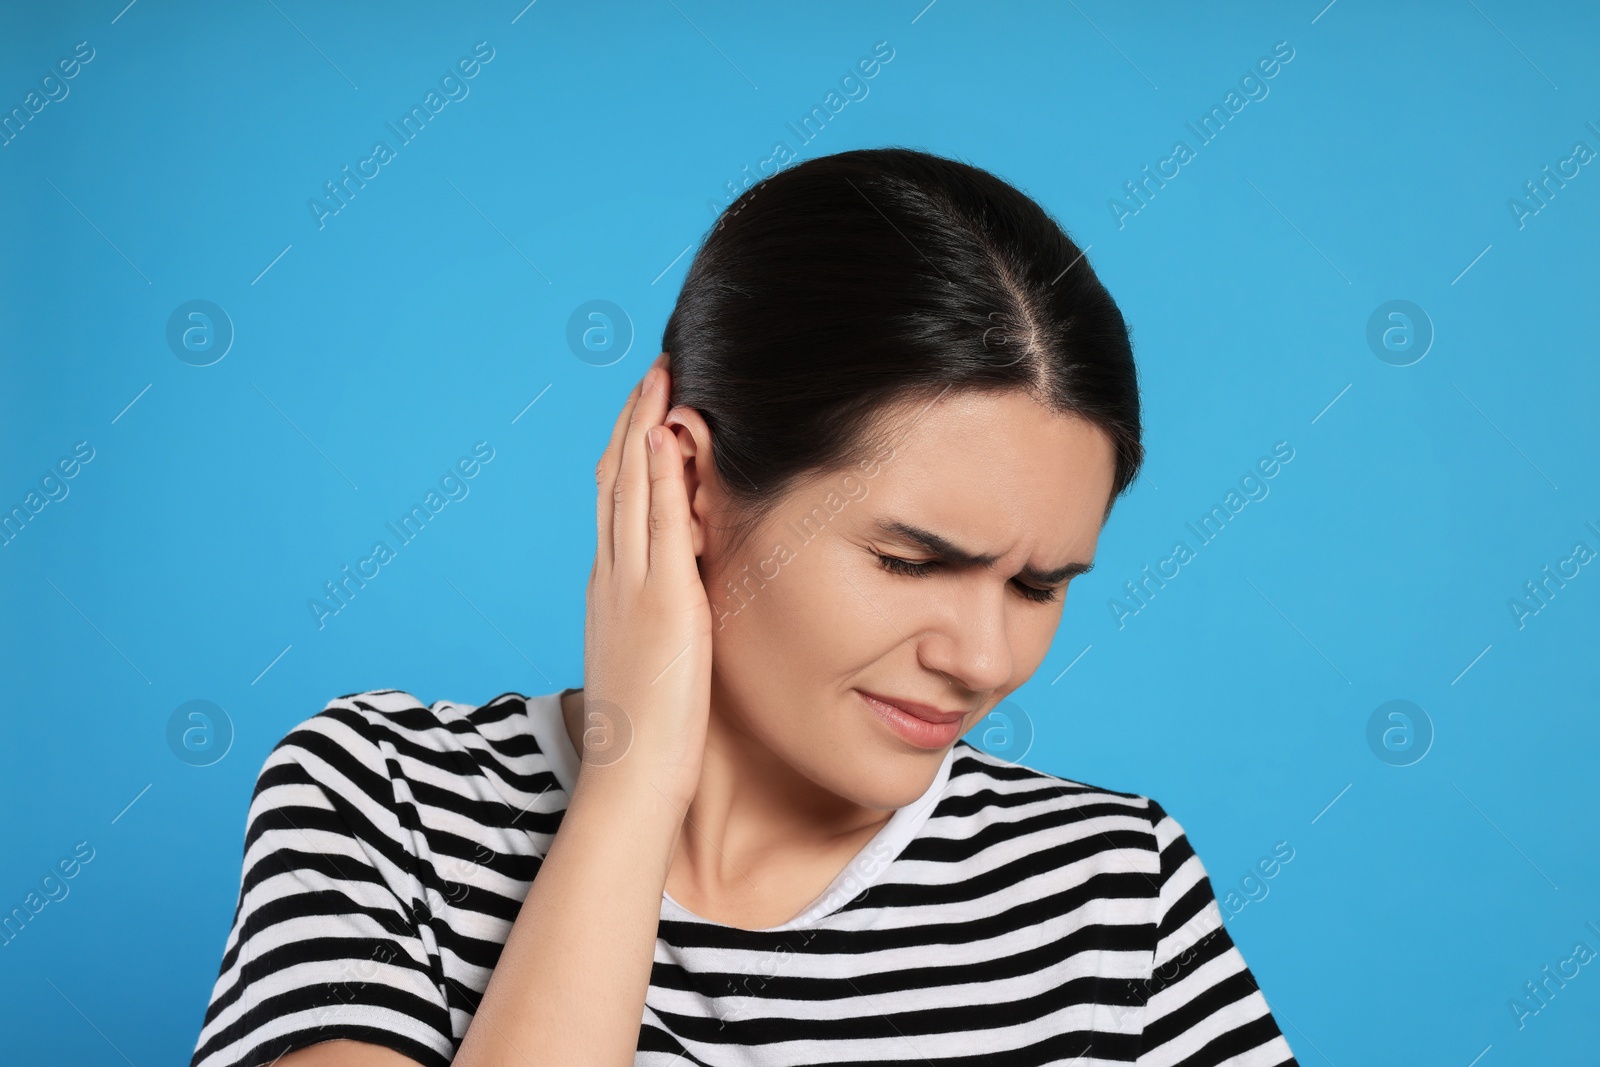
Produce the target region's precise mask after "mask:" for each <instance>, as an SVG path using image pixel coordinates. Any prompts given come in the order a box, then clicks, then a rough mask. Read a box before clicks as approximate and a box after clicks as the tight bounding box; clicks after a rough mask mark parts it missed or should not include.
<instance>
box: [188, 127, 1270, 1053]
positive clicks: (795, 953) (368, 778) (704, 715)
mask: <svg viewBox="0 0 1600 1067" xmlns="http://www.w3.org/2000/svg"><path fill="white" fill-rule="evenodd" d="M662 348H663V349H664V352H663V353H662V355H661V357H660V358H658V359H657V361H656V363H655V365H654V366H653V367H652V368H651V370H650V371H649V373H648V374H647V375H645V377H644V379H643V381H641V382H640V384H639V385H638V386H636V387H635V388H634V390H633V392H632V393H631V394H630V395H629V397H628V399H627V402H626V403H625V404H624V406H623V410H622V412H621V413H620V414H619V416H618V418H617V421H616V424H615V426H614V427H613V429H612V434H611V440H610V443H609V444H608V446H607V447H606V449H605V452H604V454H603V456H602V457H601V459H600V462H599V466H598V468H597V471H596V474H597V480H598V492H597V502H598V503H597V509H596V526H597V538H596V545H597V548H596V553H595V562H594V567H593V569H592V571H591V572H590V576H589V585H588V599H587V619H586V626H585V632H584V682H585V683H586V684H585V685H584V686H583V687H581V688H569V689H564V690H562V691H561V692H559V693H550V694H546V695H538V696H531V697H530V696H523V695H521V694H518V693H514V692H512V693H504V694H502V695H500V696H498V697H496V698H494V699H493V700H491V701H489V702H488V703H487V704H484V705H482V706H481V707H473V706H468V705H461V704H456V703H451V702H448V701H438V702H435V703H433V704H431V705H424V704H422V703H421V702H419V701H418V700H417V699H416V698H415V697H413V696H411V695H410V694H408V693H404V692H401V691H398V690H392V689H391V690H377V691H373V692H368V693H360V694H355V695H352V696H348V697H341V698H339V699H337V700H335V701H333V702H331V703H330V704H329V705H328V707H327V708H326V709H325V710H324V711H322V712H321V713H320V714H318V715H315V716H313V717H311V718H310V719H309V720H308V721H306V722H304V723H302V724H301V725H300V726H299V727H297V728H296V729H294V730H293V731H291V732H290V733H289V734H288V736H286V737H285V738H284V739H283V741H282V742H280V744H279V745H278V746H277V748H276V749H274V751H273V753H272V754H271V756H270V757H269V758H268V759H267V761H266V764H265V766H264V767H263V769H262V771H261V776H260V779H259V781H258V783H257V786H256V791H255V796H254V799H253V802H252V804H251V808H250V815H249V828H248V831H247V834H246V839H245V853H244V871H243V879H242V884H241V889H240V896H239V904H238V909H237V912H236V915H235V918H234V925H233V930H232V932H231V933H230V934H229V936H228V941H227V945H226V950H225V954H224V956H223V959H222V967H221V972H220V974H219V976H218V979H217V983H216V988H215V991H214V993H213V996H212V1001H211V1005H210V1007H209V1009H208V1010H207V1012H206V1016H205V1020H204V1026H203V1029H202V1031H201V1034H200V1037H199V1042H198V1045H197V1048H196V1051H195V1055H194V1059H193V1061H192V1062H193V1065H194V1067H224V1065H246V1064H265V1063H272V1062H276V1063H277V1064H278V1065H279V1067H317V1065H329V1064H349V1065H363V1064H366V1065H388V1067H401V1065H409V1064H422V1065H425V1067H436V1065H442V1064H446V1063H451V1062H454V1063H455V1064H458V1065H462V1067H480V1065H490V1064H508V1065H509V1064H540V1065H543V1064H563V1065H566V1064H580V1063H581V1064H614V1065H621V1064H628V1063H637V1064H655V1065H661V1067H665V1065H667V1064H679V1063H681V1064H684V1065H688V1064H735V1063H737V1064H784V1065H801V1064H818V1063H857V1062H871V1063H908V1064H909V1063H924V1062H938V1063H945V1062H951V1063H955V1062H960V1063H971V1064H995V1063H1003V1064H1047V1063H1057V1064H1067V1063H1073V1064H1092V1063H1104V1062H1116V1063H1138V1064H1188V1065H1199V1064H1207V1065H1210V1064H1220V1063H1227V1064H1234V1065H1238V1067H1244V1065H1251V1067H1256V1065H1261V1067H1267V1065H1281V1064H1291V1063H1294V1062H1295V1061H1294V1059H1293V1057H1292V1054H1291V1052H1290V1050H1289V1046H1288V1044H1287V1042H1286V1041H1285V1040H1284V1037H1283V1036H1282V1034H1281V1033H1280V1032H1279V1030H1278V1027H1277V1025H1276V1024H1275V1022H1274V1020H1273V1017H1272V1015H1271V1013H1270V1011H1269V1009H1268V1005H1267V1003H1266V1001H1265V1000H1264V998H1263V997H1262V995H1261V993H1260V992H1259V991H1258V990H1257V989H1256V986H1255V982H1254V980H1253V978H1252V976H1251V974H1250V971H1249V970H1248V968H1247V967H1246V965H1245V962H1244V960H1243V959H1242V958H1241V957H1240V954H1239V952H1238V950H1237V948H1236V947H1235V946H1234V945H1233V943H1232V941H1231V940H1230V938H1229V936H1228V934H1227V932H1226V930H1225V929H1224V928H1223V925H1222V919H1221V913H1220V911H1219V909H1218V906H1217V904H1216V902H1215V899H1214V897H1213V894H1212V891H1211V887H1210V883H1209V881H1208V880H1207V878H1206V874H1205V870H1204V868H1203V866H1202V865H1201V862H1200V860H1199V858H1198V857H1197V856H1196V855H1195V853H1194V852H1193V850H1192V849H1191V848H1190V846H1189V843H1188V840H1187V839H1186V837H1185V835H1184V833H1183V830H1182V828H1181V827H1180V826H1179V824H1178V823H1177V822H1175V821H1174V820H1173V819H1172V817H1171V816H1169V815H1167V814H1166V813H1165V812H1164V811H1163V810H1162V809H1161V807H1160V806H1159V805H1158V804H1156V802H1155V801H1153V800H1151V799H1150V798H1148V797H1145V796H1141V795H1137V794H1132V793H1123V792H1116V791H1113V790H1109V789H1104V788H1099V787H1096V786H1093V785H1088V784H1085V783H1081V782H1076V781H1072V780H1069V779H1066V778H1061V777H1058V776H1054V775H1050V774H1046V773H1044V772H1042V771H1037V770H1033V769H1030V768H1027V767H1023V766H1018V765H1015V764H1012V763H1009V762H1007V761H1005V760H1003V759H1000V758H997V757H995V756H993V755H990V754H988V753H986V752H984V751H982V750H980V749H977V748H975V747H973V746H972V745H970V744H968V743H967V742H965V741H962V740H960V736H961V734H962V733H963V732H965V731H966V730H967V729H969V728H971V727H972V726H974V725H976V724H977V723H978V722H979V720H981V719H983V718H984V717H985V716H986V715H987V714H988V712H989V711H990V710H991V709H992V708H994V707H995V706H996V705H997V704H998V703H999V702H1000V701H1001V700H1002V699H1004V698H1005V697H1006V696H1007V695H1008V694H1009V693H1011V692H1012V691H1013V690H1015V689H1016V688H1017V687H1018V686H1020V685H1021V684H1022V683H1023V682H1025V681H1026V680H1027V679H1028V678H1029V677H1030V676H1031V675H1032V674H1033V672H1034V671H1035V670H1036V669H1037V668H1038V666H1039V664H1040V662H1041V660H1043V658H1044V656H1045V653H1046V652H1047V650H1048V649H1049V647H1050V642H1051V639H1052V637H1053V635H1054V633H1055V631H1056V628H1057V626H1058V625H1059V623H1060V621H1061V615H1062V605H1063V602H1064V600H1065V598H1066V589H1067V585H1068V582H1069V581H1070V579H1071V578H1072V577H1073V576H1074V575H1077V574H1081V573H1083V572H1085V571H1087V570H1088V569H1089V568H1090V567H1091V566H1092V564H1093V560H1094V554H1095V548H1096V544H1097V542H1098V538H1099V533H1100V530H1101V527H1102V526H1103V524H1104V522H1105V520H1106V518H1107V517H1108V516H1109V514H1110V511H1111V507H1112V504H1113V503H1114V502H1115V500H1116V499H1117V498H1118V497H1119V496H1120V495H1121V493H1122V492H1123V491H1124V490H1125V489H1126V488H1127V487H1128V485H1129V484H1130V483H1131V482H1132V481H1133V479H1134V477H1135V476H1136V474H1137V471H1138V467H1139V465H1140V463H1141V460H1142V455H1143V453H1142V446H1141V444H1140V438H1139V435H1140V423H1139V398H1138V384H1137V377H1136V373H1135V368H1134V364H1133V360H1132V353H1131V348H1130V345H1129V340H1128V331H1127V328H1126V326H1125V324H1124V322H1123V319H1122V315H1121V313H1120V312H1119V311H1118V309H1117V306H1116V304H1115V303H1114V302H1113V301H1112V299H1111V297H1110V296H1109V295H1108V294H1107V293H1106V291H1105V289H1104V287H1103V286H1102V285H1101V284H1100V282H1099V280H1098V279H1097V278H1096V277H1095V275H1094V272H1093V271H1092V270H1091V269H1090V266H1089V264H1088V263H1087V262H1086V261H1085V260H1084V258H1083V254H1082V252H1080V251H1079V249H1078V248H1077V246H1076V245H1074V244H1073V242H1072V241H1071V240H1070V239H1069V238H1068V237H1067V236H1066V234H1064V233H1063V232H1062V231H1061V229H1060V227H1059V226H1057V225H1056V224H1055V222H1053V221H1052V220H1051V218H1050V217H1049V216H1048V215H1047V214H1046V213H1045V212H1044V211H1043V210H1042V209H1041V208H1040V207H1039V206H1038V205H1037V204H1035V203H1034V202H1033V201H1032V200H1030V199H1029V198H1028V197H1026V196H1024V195H1023V194H1022V193H1020V192H1018V191H1017V190H1016V189H1014V188H1012V187H1011V186H1009V185H1007V184H1006V183H1004V182H1003V181H1001V180H999V179H998V178H996V177H994V176H993V175H991V174H988V173H987V172H985V171H982V170H979V169H976V168H974V167H971V166H968V165H966V164H963V163H959V162H955V161H952V160H948V159H942V158H939V157H936V156H931V155H927V154H925V153H921V152H916V151H911V150H907V149H900V148H888V149H874V150H860V151H851V152H843V153H840V154H838V155H833V156H826V157H822V158H818V159H813V160H810V161H808V162H804V163H800V164H797V165H795V166H793V167H791V168H789V169H787V170H784V171H782V172H780V173H778V174H775V175H773V176H771V177H769V178H767V179H765V180H764V181H761V182H759V183H757V184H756V185H754V186H752V187H751V188H749V189H748V190H746V191H745V193H744V194H743V195H742V196H740V197H739V198H738V199H737V200H735V201H734V203H733V204H731V205H730V206H729V207H728V209H727V210H726V211H725V212H724V214H723V216H722V218H721V219H720V220H719V222H718V224H717V226H716V228H715V230H714V231H713V232H712V233H711V235H710V236H709V237H708V238H707V240H706V241H705V243H704V246H703V247H702V248H701V249H700V251H699V253H698V254H697V255H696V257H695V260H694V263H693V265H692V267H691V269H690V271H689V275H688V278H687V280H686V281H685V283H684V286H683V290H682V292H681V293H680V295H679V297H678V302H677V306H676V307H675V309H674V310H673V312H672V315H671V317H670V319H669V320H668V322H667V326H666V331H665V336H664V338H663V342H662ZM669 398H670V399H669ZM558 831H559V832H558Z"/></svg>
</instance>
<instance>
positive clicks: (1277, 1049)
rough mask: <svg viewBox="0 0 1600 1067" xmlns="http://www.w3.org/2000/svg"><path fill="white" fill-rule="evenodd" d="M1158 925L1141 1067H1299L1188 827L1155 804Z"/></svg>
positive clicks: (1151, 814) (1152, 817) (1152, 806)
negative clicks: (1229, 923) (1231, 930)
mask: <svg viewBox="0 0 1600 1067" xmlns="http://www.w3.org/2000/svg"><path fill="white" fill-rule="evenodd" d="M1149 817H1150V821H1151V825H1152V827H1153V829H1154V831H1155V835H1156V843H1157V847H1158V849H1159V851H1160V868H1161V873H1160V876H1159V878H1158V879H1157V881H1158V883H1159V899H1160V903H1159V912H1160V920H1159V923H1158V925H1157V930H1156V948H1155V956H1154V960H1153V973H1152V976H1151V979H1150V982H1149V990H1150V992H1149V998H1148V1000H1147V1002H1146V1005H1145V1014H1144V1030H1143V1035H1142V1037H1141V1039H1140V1047H1139V1058H1138V1061H1137V1062H1138V1064H1139V1067H1216V1065H1219V1064H1221V1065H1226V1067H1287V1065H1291V1064H1293V1065H1296V1067H1298V1062H1297V1061H1296V1060H1295V1058H1294V1053H1293V1052H1291V1051H1290V1049H1289V1042H1288V1041H1287V1040H1286V1039H1285V1038H1284V1036H1283V1033H1282V1032H1281V1031H1280V1030H1279V1029H1278V1024H1277V1021H1276V1020H1275V1019H1274V1018H1273V1017H1272V1011H1271V1009H1270V1007H1269V1006H1268V1004H1267V1000H1266V998H1265V997H1264V996H1262V994H1261V990H1260V989H1259V988H1258V987H1257V985H1256V980H1255V976H1254V975H1253V974H1251V973H1250V968H1249V967H1247V966H1246V965H1245V961H1244V957H1243V956H1242V955H1241V954H1240V953H1239V949H1238V947H1237V946H1236V945H1235V944H1234V943H1233V939H1232V937H1230V936H1229V934H1228V931H1227V928H1226V927H1225V926H1224V925H1223V922H1222V909H1221V908H1220V907H1218V905H1217V900H1216V896H1215V894H1214V893H1213V891H1212V889H1211V880H1210V879H1209V878H1208V877H1207V876H1206V870H1205V867H1204V865H1202V864H1201V862H1200V857H1199V856H1198V855H1196V854H1195V851H1194V849H1193V848H1192V847H1191V846H1190V844H1189V839H1188V837H1187V835H1185V834H1184V832H1183V827H1181V826H1180V825H1178V822H1177V821H1176V820H1175V819H1173V817H1172V816H1171V815H1168V814H1167V813H1166V811H1165V810H1163V809H1162V807H1161V806H1160V805H1159V804H1157V803H1156V802H1155V801H1153V800H1152V801H1151V802H1150V808H1149Z"/></svg>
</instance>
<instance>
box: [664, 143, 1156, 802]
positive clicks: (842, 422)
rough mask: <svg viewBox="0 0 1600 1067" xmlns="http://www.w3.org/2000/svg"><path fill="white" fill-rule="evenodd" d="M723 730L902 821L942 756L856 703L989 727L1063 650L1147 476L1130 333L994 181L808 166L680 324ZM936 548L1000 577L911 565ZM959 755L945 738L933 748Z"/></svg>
mask: <svg viewBox="0 0 1600 1067" xmlns="http://www.w3.org/2000/svg"><path fill="white" fill-rule="evenodd" d="M661 347H662V349H663V350H664V351H666V352H667V353H668V370H669V372H670V375H671V384H672V396H671V400H672V404H673V405H674V407H673V409H672V411H671V412H670V413H669V416H668V420H667V421H668V424H669V426H671V427H672V428H673V430H674V432H675V433H676V435H677V437H678V442H679V448H680V450H682V451H683V452H684V453H685V454H686V455H687V457H688V460H687V463H688V466H687V468H686V472H685V473H686V476H687V483H688V490H689V494H690V503H691V507H692V510H693V516H694V521H695V526H696V529H695V546H696V552H697V553H698V555H699V558H700V567H701V573H702V577H703V578H704V579H705V582H706V588H707V596H708V598H709V599H710V601H711V606H712V612H713V616H714V619H715V622H714V625H715V627H716V631H715V638H714V641H713V670H714V677H713V701H714V707H717V708H721V709H722V710H723V713H724V718H727V719H729V720H730V721H728V722H727V723H725V724H723V725H726V726H728V727H730V728H731V729H732V730H733V731H734V732H735V734H736V735H738V736H742V737H743V738H744V739H745V740H747V741H749V740H754V741H759V742H760V743H761V744H762V745H764V746H765V747H767V748H769V749H771V750H772V751H773V752H774V753H775V754H776V755H777V756H778V757H779V758H780V759H781V760H783V761H784V762H786V763H787V764H789V765H790V766H792V767H794V768H795V769H796V770H798V771H799V772H801V773H803V774H805V775H806V776H808V777H810V778H812V779H813V780H815V781H817V782H819V783H820V784H824V785H826V786H828V787H829V788H831V789H833V790H834V791H835V792H838V793H840V794H841V795H845V796H850V797H852V798H853V799H855V800H856V801H857V802H859V803H863V804H867V805H869V806H875V807H884V808H889V807H898V806H901V805H903V804H904V803H906V802H908V801H909V800H910V799H913V798H914V797H915V796H916V795H917V794H919V793H920V792H921V791H922V789H924V788H926V784H927V780H928V776H929V775H930V774H931V773H932V769H933V768H934V767H936V766H937V763H938V761H939V759H940V758H941V757H942V755H943V749H942V748H941V749H936V750H928V749H919V748H917V747H915V746H914V745H911V744H909V743H907V742H906V741H905V740H903V739H902V738H901V737H900V736H899V735H897V734H896V733H894V732H892V731H891V730H889V729H888V728H887V727H885V726H884V725H883V724H882V723H881V722H880V721H879V720H878V719H877V718H876V716H875V715H873V714H872V712H871V711H870V710H869V709H868V706H867V705H866V704H865V702H863V701H862V699H861V697H860V694H859V693H858V692H857V690H864V691H867V692H871V693H875V694H878V695H881V696H889V697H899V698H903V699H905V700H912V701H920V702H923V703H926V704H931V705H935V706H937V707H939V708H943V709H947V710H959V711H963V712H966V713H968V714H967V718H966V719H965V721H964V724H963V727H962V728H963V729H965V728H967V727H970V726H972V725H974V724H976V723H977V721H978V720H979V719H981V718H983V716H984V715H985V714H987V712H988V710H989V709H990V708H992V707H994V705H996V704H997V703H999V701H1000V700H1001V699H1003V698H1004V697H1005V696H1006V694H1008V693H1009V692H1011V691H1012V690H1013V689H1015V688H1016V687H1017V686H1019V685H1021V684H1022V682H1023V681H1025V680H1026V679H1027V677H1028V676H1029V675H1031V674H1032V673H1033V671H1034V670H1035V669H1036V668H1037V667H1038V665H1039V662H1040V661H1041V660H1042V659H1043V657H1044V654H1045V652H1046V651H1047V650H1048V648H1049V645H1050V640H1051V638H1052V637H1053V635H1054V632H1055V629H1056V626H1057V624H1058V623H1059V620H1060V617H1061V604H1062V601H1063V600H1064V598H1065V595H1066V583H1065V581H1060V582H1056V583H1055V584H1054V594H1053V596H1051V595H1050V590H1049V588H1047V587H1046V586H1043V585H1040V584H1039V581H1038V579H1039V578H1040V577H1041V576H1047V575H1044V572H1049V571H1052V570H1055V571H1059V570H1061V569H1063V568H1066V569H1068V570H1069V571H1070V570H1071V565H1073V564H1087V563H1090V562H1091V561H1092V559H1093V555H1094V551H1095V545H1096V543H1097V540H1098V535H1099V531H1100V529H1101V527H1102V526H1103V525H1104V522H1105V520H1106V518H1107V517H1108V516H1109V514H1110V511H1111V507H1112V505H1113V503H1114V502H1115V500H1116V499H1117V498H1118V497H1119V496H1120V495H1121V494H1122V492H1123V491H1124V490H1125V489H1126V488H1127V487H1128V486H1129V485H1130V484H1131V483H1132V481H1133V479H1134V478H1135V477H1136V476H1137V473H1138V468H1139V466H1140V463H1141V461H1142V458H1143V449H1142V445H1141V443H1140V419H1139V396H1138V381H1137V375H1136V372H1135V368H1134V363H1133V357H1132V349H1131V345H1130V343H1129V338H1128V330H1127V327H1126V325H1125V324H1124V322H1123V318H1122V315H1121V313H1120V312H1119V311H1118V309H1117V306H1116V304H1115V303H1114V302H1113V301H1112V299H1111V297H1110V295H1109V294H1108V293H1107V292H1106V290H1105V288H1104V286H1102V285H1101V284H1100V282H1099V280H1098V279H1097V278H1096V277H1095V275H1094V273H1093V271H1092V270H1091V268H1090V266H1089V263H1088V261H1087V260H1086V259H1085V258H1084V256H1083V253H1082V251H1081V250H1080V249H1079V248H1078V247H1077V246H1076V245H1075V244H1074V243H1073V242H1072V240H1071V239H1070V238H1069V237H1068V236H1067V235H1066V234H1065V233H1064V232H1063V231H1062V229H1061V227H1060V226H1058V225H1057V224H1056V223H1055V222H1054V221H1053V220H1052V219H1051V218H1050V216H1049V215H1048V214H1047V213H1046V212H1045V211H1044V210H1043V209H1042V208H1041V207H1040V206H1039V205H1037V204H1036V203H1034V202H1033V201H1032V200H1031V199H1029V198H1028V197H1027V196H1025V195H1024V194H1022V193H1021V192H1019V191H1017V190H1016V189H1015V188H1013V187H1012V186H1010V185H1008V184H1006V183H1005V182H1003V181H1001V180H1000V179H999V178H996V177H995V176H993V175H991V174H989V173H987V172H985V171H983V170H980V169H978V168H975V167H972V166H969V165H967V164H964V163H959V162H956V161H953V160H949V159H943V158H940V157H937V156H932V155H928V154H926V153H922V152H917V151H913V150H909V149H903V148H882V149H861V150H856V151H849V152H842V153H839V154H836V155H832V156H824V157H820V158H816V159H812V160H809V161H807V162H804V163H800V164H796V165H794V166H792V167H790V168H788V169H787V170H784V171H781V172H779V173H778V174H775V175H772V176H771V177H768V178H766V179H764V180H763V181H761V182H759V183H757V184H755V185H753V186H751V187H750V188H749V189H747V190H746V191H745V192H744V193H743V194H742V195H741V196H740V197H739V198H738V199H737V200H735V201H734V202H733V203H732V204H731V205H729V206H728V208H727V209H726V210H725V211H724V213H723V215H722V216H721V218H720V219H719V220H718V222H717V225H716V226H715V228H714V229H713V231H712V233H711V234H710V235H709V237H708V238H707V239H706V241H705V243H704V244H703V246H702V247H701V249H700V251H699V252H698V254H697V255H696V257H695V260H694V262H693V265H692V266H691V267H690V270H689V274H688V277H687V279H686V280H685V282H684V285H683V289H682V291H681V293H680V294H679V297H678V301H677V305H676V307H675V308H674V309H673V312H672V315H671V317H670V318H669V319H668V321H667V325H666V330H665V333H664V336H663V339H662V346H661ZM925 534H933V535H937V536H938V537H940V538H943V539H944V541H945V542H946V546H945V547H950V546H953V547H954V548H956V549H960V550H964V551H966V552H967V553H969V554H972V555H977V556H992V557H994V558H993V559H992V560H990V561H988V562H987V563H984V562H976V563H972V562H969V563H965V564H954V563H948V562H945V563H938V564H936V565H935V566H933V567H930V568H927V569H926V573H924V574H922V575H912V574H909V573H906V571H905V568H904V567H899V568H898V570H890V569H887V568H888V567H890V566H897V565H893V564H888V565H886V564H885V563H884V562H883V561H882V559H881V558H880V557H881V556H885V555H887V556H891V557H898V558H901V559H906V560H911V561H913V562H914V563H923V562H927V561H929V560H933V559H936V558H937V557H938V553H937V552H935V551H932V550H931V549H930V544H929V543H928V541H927V538H926V537H925V536H924V535H925ZM944 747H948V745H946V746H944Z"/></svg>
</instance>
